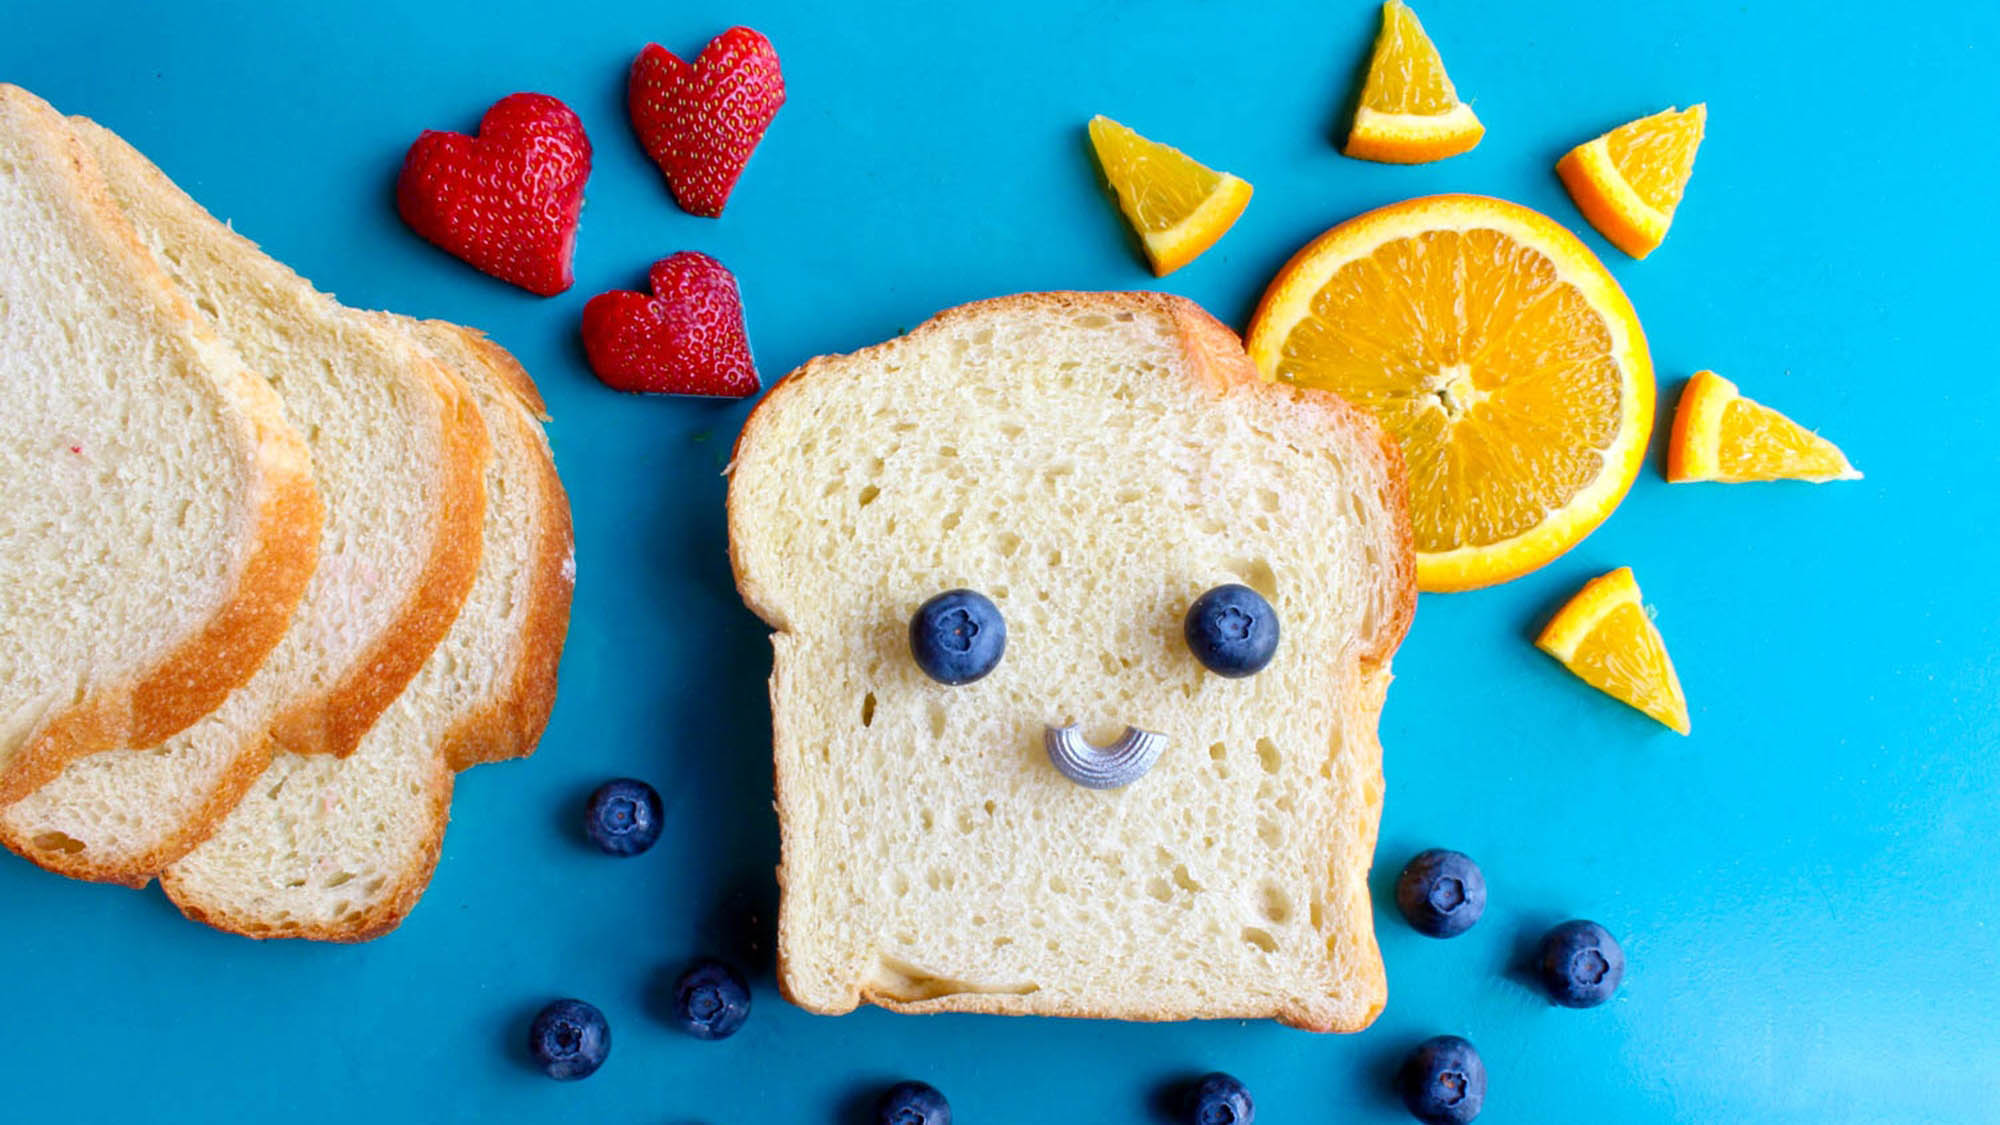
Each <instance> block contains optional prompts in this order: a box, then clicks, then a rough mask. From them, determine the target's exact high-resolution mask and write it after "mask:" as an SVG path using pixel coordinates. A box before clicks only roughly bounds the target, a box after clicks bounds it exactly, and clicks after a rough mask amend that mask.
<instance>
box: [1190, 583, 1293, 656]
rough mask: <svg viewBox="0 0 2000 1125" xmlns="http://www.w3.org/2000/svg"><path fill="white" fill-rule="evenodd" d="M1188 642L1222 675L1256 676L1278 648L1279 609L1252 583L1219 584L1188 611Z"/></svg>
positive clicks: (1196, 652) (1198, 654) (1191, 648)
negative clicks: (1244, 584)
mask: <svg viewBox="0 0 2000 1125" xmlns="http://www.w3.org/2000/svg"><path fill="white" fill-rule="evenodd" d="M1186 630H1187V643H1188V648H1189V649H1190V650H1191V651H1192V652H1193V653H1194V655H1195V659H1196V660H1199V661H1201V662H1202V663H1203V664H1204V665H1207V667H1208V670H1209V671H1211V672H1214V673H1215V674H1216V675H1218V676H1227V677H1229V678H1230V679H1232V680H1234V679H1241V678H1242V677H1244V676H1254V675H1256V674H1257V673H1259V672H1261V671H1263V670H1264V666H1265V665H1266V664H1269V663H1270V662H1271V656H1272V654H1274V653H1276V652H1277V651H1278V611H1277V610H1275V609H1272V608H1271V603H1270V602H1267V601H1265V600H1264V596H1263V595H1262V594H1259V593H1258V592H1257V591H1255V590H1252V589H1251V588H1250V587H1248V586H1235V585H1231V586H1217V587H1216V588H1215V589H1213V590H1210V591H1209V592H1208V593H1206V594H1203V595H1202V596H1201V597H1198V598H1196V599H1195V600H1194V604H1193V605H1191V606H1189V607H1188V612H1187V622H1186Z"/></svg>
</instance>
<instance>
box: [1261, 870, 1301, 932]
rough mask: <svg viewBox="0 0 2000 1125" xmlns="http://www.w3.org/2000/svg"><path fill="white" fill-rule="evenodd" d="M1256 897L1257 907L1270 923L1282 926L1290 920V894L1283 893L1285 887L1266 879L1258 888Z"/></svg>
mask: <svg viewBox="0 0 2000 1125" xmlns="http://www.w3.org/2000/svg"><path fill="white" fill-rule="evenodd" d="M1257 897H1258V902H1257V907H1258V909H1260V910H1262V911H1263V912H1264V917H1265V918H1266V919H1268V920H1269V921H1270V922H1271V924H1272V925H1274V926H1282V925H1284V924H1286V923H1287V922H1290V921H1291V920H1292V896H1291V895H1289V894H1287V893H1285V888H1283V887H1281V886H1279V885H1277V884H1276V883H1272V882H1268V881H1267V882H1265V884H1264V885H1263V886H1262V887H1260V888H1258V893H1257Z"/></svg>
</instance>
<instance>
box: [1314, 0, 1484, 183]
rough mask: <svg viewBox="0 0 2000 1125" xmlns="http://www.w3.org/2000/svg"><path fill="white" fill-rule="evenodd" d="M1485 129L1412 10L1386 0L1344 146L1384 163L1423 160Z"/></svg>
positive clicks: (1465, 144)
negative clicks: (1352, 121) (1459, 90)
mask: <svg viewBox="0 0 2000 1125" xmlns="http://www.w3.org/2000/svg"><path fill="white" fill-rule="evenodd" d="M1485 135H1486V126H1484V125H1481V124H1480V123H1479V118H1478V117H1476V116H1474V114H1473V112H1472V107H1471V106H1469V105H1467V104H1465V103H1464V102H1462V101H1460V100H1459V99H1458V90H1457V89H1456V88H1455V87H1454V86H1452V84H1451V76H1450V75H1448V74H1446V73H1445V69H1444V60H1443V59H1442V58H1441V57H1439V55H1438V50H1437V46H1436V45H1435V44H1433V43H1432V42H1431V40H1430V37H1429V36H1428V35H1425V34H1424V26H1423V24H1421V23H1419V22H1417V14H1416V13H1415V12H1413V11H1411V10H1410V7H1409V5H1407V4H1405V3H1403V2H1402V0H1388V3H1386V4H1383V5H1382V31H1381V33H1380V34H1379V35H1378V36H1377V37H1376V39H1375V54H1374V56H1373V57H1372V58H1371V59H1370V60H1369V62H1368V79H1367V81H1366V82H1365V83H1364V84H1363V85H1362V88H1361V104H1360V106H1359V107H1358V108H1357V109H1356V110H1355V112H1354V127H1353V129H1352V130H1351V131H1350V132H1349V133H1348V135H1347V147H1346V148H1345V149H1344V150H1343V151H1345V152H1346V153H1347V155H1349V156H1352V157H1356V158H1358V159H1361V160H1374V161H1379V162H1381V163H1384V164H1427V163H1429V162H1431V161H1433V160H1443V159H1444V158H1446V157H1448V156H1457V155H1458V154H1459V153H1462V152H1469V151H1471V149H1472V148H1473V146H1475V145H1477V144H1478V143H1479V139H1480V138H1481V137H1483V136H1485Z"/></svg>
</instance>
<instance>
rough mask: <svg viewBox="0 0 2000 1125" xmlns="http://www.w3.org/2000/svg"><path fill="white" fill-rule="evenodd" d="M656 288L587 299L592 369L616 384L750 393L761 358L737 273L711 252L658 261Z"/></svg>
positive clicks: (586, 337) (586, 343) (647, 389)
mask: <svg viewBox="0 0 2000 1125" xmlns="http://www.w3.org/2000/svg"><path fill="white" fill-rule="evenodd" d="M650 281H651V283H652V286H653V294H652V296H650V297H649V296H647V295H646V294H644V293H633V292H629V291H627V290H623V289H614V290H612V291H611V292H609V293H599V294H598V295H597V296H595V297H592V298H591V299H590V303H588V304H586V305H584V306H583V350H584V352H585V353H586V354H587V355H589V356H590V369H591V370H592V371H595V372H597V377H598V378H599V379H601V380H603V381H604V385H605V386H607V387H610V388H611V389H612V390H617V391H637V392H641V393H645V394H674V395H713V396H718V397H723V398H745V397H747V396H749V395H754V394H756V393H757V388H758V384H757V366H756V364H754V363H752V362H751V359H750V340H749V337H748V336H746V335H745V334H744V331H743V299H742V298H741V297H740V296H739V295H738V294H737V291H736V278H735V276H734V275H732V274H731V273H730V272H729V271H728V270H727V269H726V268H724V267H723V265H722V263H721V262H718V261H716V260H715V259H714V258H711V257H709V256H708V255H706V254H697V253H695V252H694V251H692V250H683V251H681V252H680V253H678V254H675V255H672V256H671V257H666V258H661V259H660V260H659V261H657V262H654V263H653V270H652V274H651V277H650Z"/></svg>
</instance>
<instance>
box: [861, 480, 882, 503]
mask: <svg viewBox="0 0 2000 1125" xmlns="http://www.w3.org/2000/svg"><path fill="white" fill-rule="evenodd" d="M880 495H882V490H881V489H879V488H877V487H875V486H874V485H872V484H869V485H863V486H862V488H861V492H860V494H859V495H857V496H856V497H855V500H856V502H857V505H858V506H859V507H863V508H866V507H867V506H868V505H870V504H873V503H874V502H875V498H876V497H877V496H880Z"/></svg>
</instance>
